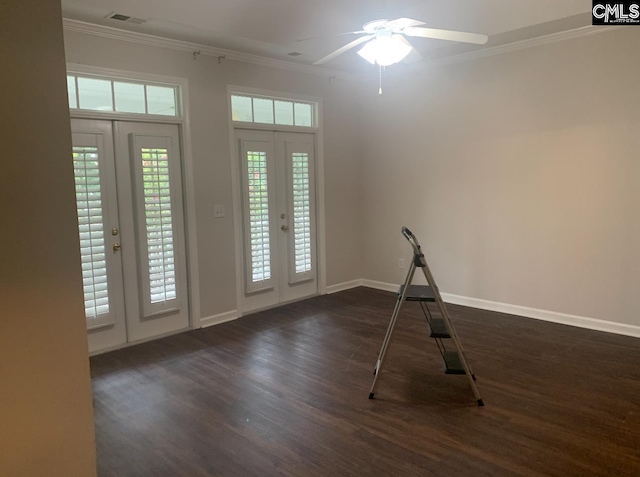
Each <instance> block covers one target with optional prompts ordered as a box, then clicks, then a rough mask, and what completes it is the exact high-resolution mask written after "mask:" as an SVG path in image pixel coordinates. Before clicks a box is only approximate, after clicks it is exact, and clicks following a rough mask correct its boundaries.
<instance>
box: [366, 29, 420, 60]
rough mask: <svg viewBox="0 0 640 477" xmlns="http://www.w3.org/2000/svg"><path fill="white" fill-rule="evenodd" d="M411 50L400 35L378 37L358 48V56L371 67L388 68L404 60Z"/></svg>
mask: <svg viewBox="0 0 640 477" xmlns="http://www.w3.org/2000/svg"><path fill="white" fill-rule="evenodd" d="M412 49H413V48H412V46H411V45H410V44H409V42H407V41H406V40H405V39H404V37H403V36H402V35H399V34H395V35H378V36H376V38H374V39H373V40H371V41H369V42H368V43H367V44H366V45H364V46H363V47H362V48H360V50H359V51H358V54H359V55H360V56H361V57H362V58H364V59H365V60H367V61H368V62H369V63H371V64H372V65H375V64H378V65H380V66H389V65H393V64H395V63H399V62H401V61H402V60H404V59H405V58H406V57H407V55H408V54H409V53H411V50H412Z"/></svg>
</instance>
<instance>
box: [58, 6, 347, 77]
mask: <svg viewBox="0 0 640 477" xmlns="http://www.w3.org/2000/svg"><path fill="white" fill-rule="evenodd" d="M62 22H63V26H64V29H65V30H66V31H73V32H78V33H85V34H88V35H94V36H99V37H102V38H110V39H113V40H122V41H128V42H130V43H137V44H140V45H147V46H155V47H158V48H166V49H170V50H176V51H184V52H189V53H194V52H198V53H199V54H201V55H205V56H211V57H214V58H221V57H224V59H225V60H233V61H240V62H243V63H251V64H254V65H260V66H266V67H270V68H279V69H284V70H289V71H295V72H297V73H304V74H311V75H317V76H325V77H328V78H341V79H353V78H354V75H351V74H349V73H345V72H343V71H336V70H330V69H326V68H318V67H315V66H308V65H301V64H299V63H293V62H290V61H285V60H278V59H275V58H267V57H265V56H260V55H254V54H251V53H243V52H240V51H234V50H227V49H224V48H216V47H213V46H208V45H201V44H199V43H191V42H188V41H182V40H174V39H170V38H163V37H160V36H155V35H149V34H147V33H138V32H133V31H128V30H121V29H119V28H113V27H108V26H104V25H97V24H95V23H88V22H83V21H80V20H71V19H69V18H64V19H63V20H62Z"/></svg>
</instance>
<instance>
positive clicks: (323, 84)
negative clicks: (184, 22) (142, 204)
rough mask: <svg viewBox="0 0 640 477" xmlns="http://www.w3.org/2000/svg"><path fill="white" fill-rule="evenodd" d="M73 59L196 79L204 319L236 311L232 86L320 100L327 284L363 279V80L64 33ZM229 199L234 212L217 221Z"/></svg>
mask: <svg viewBox="0 0 640 477" xmlns="http://www.w3.org/2000/svg"><path fill="white" fill-rule="evenodd" d="M65 48H66V53H67V61H68V62H71V63H80V64H87V65H92V66H100V67H105V68H113V69H119V70H128V71H136V72H143V73H152V74H158V75H169V76H177V77H182V78H187V79H188V80H189V94H190V104H189V108H190V115H191V133H192V134H191V139H192V146H193V156H194V169H195V194H196V204H197V221H196V222H197V224H196V225H197V230H198V232H197V240H198V257H199V273H200V294H201V316H202V317H209V316H213V315H216V314H219V313H223V312H227V311H229V310H234V309H236V288H235V286H236V279H235V256H234V246H235V245H236V244H235V243H234V227H233V218H232V211H233V201H232V182H231V159H230V155H231V152H230V144H229V127H228V114H229V112H228V106H227V85H229V84H232V85H238V86H246V87H252V88H262V89H268V90H274V91H281V92H285V93H294V94H302V95H310V96H316V97H321V98H322V100H323V111H324V158H325V176H326V184H325V190H326V243H327V285H332V284H336V283H341V282H345V281H349V280H353V279H356V278H360V275H361V271H360V255H359V254H360V249H359V248H358V246H357V243H356V236H357V233H356V231H357V229H358V228H359V226H360V222H359V221H360V218H361V214H360V208H361V204H360V199H361V190H360V185H361V182H360V173H359V172H360V144H359V133H358V127H359V122H358V121H359V118H360V117H361V116H360V112H359V106H358V102H357V95H356V94H355V91H356V85H354V84H351V83H348V82H345V81H341V80H334V81H332V82H329V79H328V78H323V77H320V76H315V75H307V74H301V73H297V72H292V71H287V70H281V69H275V68H269V67H263V66H257V65H251V64H247V63H239V62H234V61H228V60H223V61H222V62H221V64H218V59H217V58H212V57H206V56H203V55H202V56H199V57H198V59H197V60H195V61H194V59H193V56H192V54H191V53H189V52H180V51H175V50H169V49H164V48H157V47H154V46H146V45H140V44H134V43H129V42H125V41H121V40H114V39H107V38H101V37H97V36H93V35H87V34H84V33H79V32H70V31H67V32H65ZM214 204H224V205H225V208H226V211H227V217H226V218H224V219H215V220H214V218H213V205H214Z"/></svg>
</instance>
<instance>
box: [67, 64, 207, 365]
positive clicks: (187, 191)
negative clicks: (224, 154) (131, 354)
mask: <svg viewBox="0 0 640 477" xmlns="http://www.w3.org/2000/svg"><path fill="white" fill-rule="evenodd" d="M67 73H69V74H74V73H75V74H79V75H83V74H86V75H93V76H102V77H104V78H106V79H116V80H118V79H121V80H137V81H143V82H144V81H148V82H152V83H164V84H168V85H172V86H178V88H179V91H180V95H179V96H180V97H179V105H180V112H181V114H180V115H179V116H176V117H171V116H167V117H166V118H165V117H159V116H156V115H144V114H131V113H116V112H100V111H86V110H82V111H81V110H73V109H70V110H69V113H70V116H71V119H98V120H103V121H130V122H142V123H159V124H174V125H177V126H178V129H179V134H180V156H181V158H182V194H183V209H184V233H185V247H186V250H187V257H186V258H187V290H188V293H187V301H188V307H189V328H190V329H197V328H201V326H202V325H201V316H200V314H201V311H200V280H199V267H198V263H199V262H198V242H197V235H196V197H195V184H194V177H195V175H194V168H193V154H192V147H191V121H190V115H189V81H188V80H187V79H186V78H178V77H173V76H164V75H154V74H147V73H138V72H134V71H124V70H116V69H111V68H102V67H97V66H88V65H80V64H76V63H67ZM171 334H173V333H171ZM158 338H161V336H157V337H154V338H150V339H149V340H141V341H136V342H135V343H125V344H124V345H122V346H117V347H115V348H112V349H104V350H101V351H99V352H97V353H96V354H99V353H105V352H108V351H111V350H113V349H119V348H126V347H127V346H132V345H135V344H139V343H142V342H144V341H150V340H155V339H158Z"/></svg>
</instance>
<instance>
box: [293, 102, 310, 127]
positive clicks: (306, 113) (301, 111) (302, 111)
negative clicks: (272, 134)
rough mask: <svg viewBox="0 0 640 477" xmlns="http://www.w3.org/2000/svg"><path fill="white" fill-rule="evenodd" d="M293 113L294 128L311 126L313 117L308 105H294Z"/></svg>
mask: <svg viewBox="0 0 640 477" xmlns="http://www.w3.org/2000/svg"><path fill="white" fill-rule="evenodd" d="M295 112H296V116H295V118H296V119H295V121H296V126H307V127H311V126H313V116H312V109H311V105H310V104H306V103H295Z"/></svg>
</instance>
